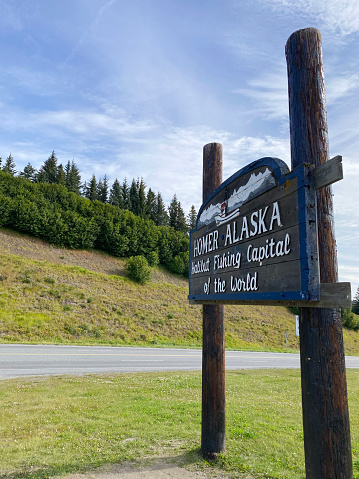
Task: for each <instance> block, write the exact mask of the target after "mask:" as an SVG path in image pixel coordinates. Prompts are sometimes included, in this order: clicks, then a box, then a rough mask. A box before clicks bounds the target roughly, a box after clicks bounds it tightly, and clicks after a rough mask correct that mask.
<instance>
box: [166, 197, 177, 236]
mask: <svg viewBox="0 0 359 479" xmlns="http://www.w3.org/2000/svg"><path fill="white" fill-rule="evenodd" d="M177 215H178V199H177V195H176V193H175V194H174V195H173V198H172V201H171V203H170V205H169V207H168V216H169V225H170V226H172V228H175V229H176V226H177Z"/></svg>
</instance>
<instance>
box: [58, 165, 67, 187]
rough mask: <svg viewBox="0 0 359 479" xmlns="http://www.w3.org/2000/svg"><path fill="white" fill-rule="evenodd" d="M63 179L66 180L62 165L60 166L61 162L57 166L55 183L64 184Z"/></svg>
mask: <svg viewBox="0 0 359 479" xmlns="http://www.w3.org/2000/svg"><path fill="white" fill-rule="evenodd" d="M65 180H66V173H65V170H64V167H63V166H62V163H60V165H59V166H58V167H57V183H58V184H59V185H63V186H65Z"/></svg>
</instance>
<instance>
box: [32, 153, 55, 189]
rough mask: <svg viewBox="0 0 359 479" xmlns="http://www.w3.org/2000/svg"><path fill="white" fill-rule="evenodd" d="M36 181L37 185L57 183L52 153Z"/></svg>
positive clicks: (53, 154)
mask: <svg viewBox="0 0 359 479" xmlns="http://www.w3.org/2000/svg"><path fill="white" fill-rule="evenodd" d="M36 180H37V181H38V182H39V183H57V158H56V155H55V152H54V151H52V153H51V156H49V158H48V159H47V160H46V161H45V162H44V164H43V166H42V167H41V168H40V170H39V172H38V174H37V177H36Z"/></svg>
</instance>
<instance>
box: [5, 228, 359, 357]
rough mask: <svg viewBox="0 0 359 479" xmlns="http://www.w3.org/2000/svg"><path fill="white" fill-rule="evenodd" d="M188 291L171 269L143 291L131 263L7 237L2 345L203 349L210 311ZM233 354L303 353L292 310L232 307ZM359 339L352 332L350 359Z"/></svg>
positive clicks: (228, 313)
mask: <svg viewBox="0 0 359 479" xmlns="http://www.w3.org/2000/svg"><path fill="white" fill-rule="evenodd" d="M187 294H188V284H187V281H186V280H185V279H183V278H181V277H180V276H177V275H173V274H170V273H168V272H167V271H166V270H165V269H163V268H154V269H153V273H152V281H151V283H149V284H147V285H145V286H140V285H138V284H136V283H134V282H132V281H130V280H129V279H127V278H126V276H125V270H124V260H121V259H118V258H114V257H112V256H110V255H108V254H105V253H102V252H98V251H94V250H90V251H79V250H69V249H65V248H58V247H54V246H53V245H50V244H48V243H46V242H44V241H42V240H39V239H37V238H34V237H29V236H26V235H22V234H19V233H16V232H13V231H11V230H8V229H4V228H1V229H0V341H1V342H8V341H18V342H51V343H54V342H55V343H70V342H76V343H77V344H95V343H101V344H112V345H128V344H133V345H157V346H164V345H167V346H181V347H201V335H202V308H201V307H200V306H193V305H189V304H188V301H187ZM225 324H226V347H227V348H234V349H248V348H250V349H284V348H285V333H286V332H288V333H289V338H288V348H291V349H298V339H297V338H296V337H295V335H294V317H293V315H292V314H291V313H290V312H289V311H288V309H287V308H284V307H275V308H274V307H272V308H268V307H264V306H226V309H225ZM357 338H359V334H358V333H356V332H354V331H348V330H345V346H346V350H347V353H351V354H357V352H358V351H359V348H358V346H357V341H358V339H357Z"/></svg>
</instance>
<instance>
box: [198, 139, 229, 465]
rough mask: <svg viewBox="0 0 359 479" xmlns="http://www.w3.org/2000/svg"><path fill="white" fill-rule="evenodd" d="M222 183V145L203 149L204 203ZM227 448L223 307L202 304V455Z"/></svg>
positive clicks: (210, 145)
mask: <svg viewBox="0 0 359 479" xmlns="http://www.w3.org/2000/svg"><path fill="white" fill-rule="evenodd" d="M221 183H222V145H221V144H219V143H209V144H208V145H205V146H204V148H203V202H205V200H206V199H207V198H208V196H209V195H210V194H211V193H212V192H213V191H214V190H215V189H216V188H217V187H218V186H219V185H220V184H221ZM225 448H226V432H225V345H224V306H223V305H203V350H202V454H203V456H204V457H206V458H214V457H216V456H217V455H218V454H219V453H220V452H224V451H225Z"/></svg>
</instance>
